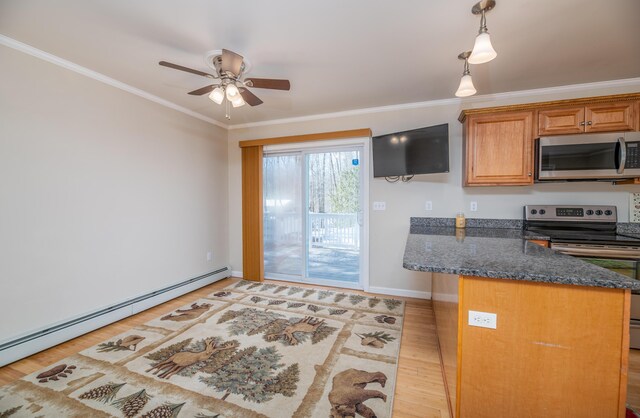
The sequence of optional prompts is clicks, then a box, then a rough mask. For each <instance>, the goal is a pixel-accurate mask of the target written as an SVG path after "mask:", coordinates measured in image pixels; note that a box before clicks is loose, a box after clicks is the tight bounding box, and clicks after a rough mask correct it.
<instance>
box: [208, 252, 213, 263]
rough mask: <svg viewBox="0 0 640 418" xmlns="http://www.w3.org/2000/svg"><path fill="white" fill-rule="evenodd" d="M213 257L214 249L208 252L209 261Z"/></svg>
mask: <svg viewBox="0 0 640 418" xmlns="http://www.w3.org/2000/svg"><path fill="white" fill-rule="evenodd" d="M212 259H213V252H212V251H208V252H207V261H211V260H212Z"/></svg>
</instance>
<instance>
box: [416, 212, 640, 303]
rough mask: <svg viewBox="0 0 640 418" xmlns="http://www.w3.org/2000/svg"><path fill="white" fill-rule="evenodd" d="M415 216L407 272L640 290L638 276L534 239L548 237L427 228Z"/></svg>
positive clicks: (509, 230)
mask: <svg viewBox="0 0 640 418" xmlns="http://www.w3.org/2000/svg"><path fill="white" fill-rule="evenodd" d="M413 219H417V218H412V222H411V223H412V226H411V229H410V233H409V237H408V238H407V244H406V247H405V251H404V260H403V266H404V268H406V269H408V270H417V271H429V272H437V273H450V274H463V275H469V276H479V277H491V278H500V279H511V280H527V281H534V282H544V283H558V284H572V285H580V286H593V287H608V288H618V289H632V290H640V281H638V280H633V279H630V278H628V277H626V276H623V275H620V274H618V273H614V272H612V271H610V270H607V269H604V268H602V267H598V266H595V265H593V264H589V263H587V262H585V261H582V260H580V259H578V258H575V257H571V256H568V255H564V254H561V253H559V252H557V251H554V250H551V249H549V248H544V247H542V246H540V245H537V244H534V243H531V242H529V241H528V240H530V239H546V238H547V237H544V236H541V235H536V234H532V233H530V232H529V231H523V230H522V229H515V228H466V229H464V230H460V231H456V228H454V227H452V226H428V224H429V223H430V222H414V221H413ZM420 219H426V218H420ZM434 223H435V224H436V225H438V224H440V225H442V223H441V222H434Z"/></svg>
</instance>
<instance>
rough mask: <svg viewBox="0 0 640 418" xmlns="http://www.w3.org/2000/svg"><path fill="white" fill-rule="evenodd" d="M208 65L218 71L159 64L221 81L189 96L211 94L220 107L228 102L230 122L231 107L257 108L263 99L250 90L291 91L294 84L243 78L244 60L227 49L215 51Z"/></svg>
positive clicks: (210, 96) (165, 63) (168, 63)
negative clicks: (211, 72) (247, 105)
mask: <svg viewBox="0 0 640 418" xmlns="http://www.w3.org/2000/svg"><path fill="white" fill-rule="evenodd" d="M206 59H207V63H208V64H209V66H210V67H211V68H212V69H213V70H214V71H215V74H209V73H205V72H204V71H199V70H194V69H193V68H188V67H184V66H182V65H178V64H173V63H170V62H167V61H160V62H159V63H158V64H160V65H162V66H164V67H169V68H173V69H176V70H180V71H185V72H188V73H192V74H196V75H200V76H202V77H207V78H210V79H213V80H218V82H217V83H215V84H210V85H208V86H205V87H202V88H199V89H197V90H193V91H190V92H189V93H188V94H191V95H194V96H202V95H204V94H207V93H209V98H210V99H211V100H213V101H214V102H215V103H217V104H222V103H223V102H225V99H226V106H227V108H226V109H227V112H226V115H225V116H226V117H227V119H231V116H230V107H231V106H233V107H240V106H243V105H245V104H249V106H258V105H260V104H262V103H263V102H262V100H260V98H259V97H258V96H256V95H255V94H253V93H252V92H251V91H249V89H248V87H254V88H257V89H272V90H289V89H290V88H291V84H290V83H289V80H276V79H271V78H244V77H243V75H244V72H245V71H246V69H247V67H248V65H247V62H246V60H245V59H244V57H243V56H242V55H240V54H236V53H235V52H233V51H229V50H228V49H223V50H222V51H213V52H212V53H209V54H208V55H207V58H206Z"/></svg>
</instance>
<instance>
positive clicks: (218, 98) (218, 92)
mask: <svg viewBox="0 0 640 418" xmlns="http://www.w3.org/2000/svg"><path fill="white" fill-rule="evenodd" d="M209 98H210V99H211V100H213V102H214V103H216V104H222V102H223V101H224V90H223V89H222V87H216V88H215V89H213V91H212V92H211V94H209Z"/></svg>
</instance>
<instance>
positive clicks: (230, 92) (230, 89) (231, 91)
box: [226, 83, 240, 102]
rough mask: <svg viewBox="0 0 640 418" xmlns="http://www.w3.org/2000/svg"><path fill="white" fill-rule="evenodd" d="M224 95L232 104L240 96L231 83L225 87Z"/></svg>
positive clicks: (236, 88)
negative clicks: (225, 94)
mask: <svg viewBox="0 0 640 418" xmlns="http://www.w3.org/2000/svg"><path fill="white" fill-rule="evenodd" d="M226 93H227V99H228V100H229V101H230V102H233V100H234V99H235V98H236V96H239V95H240V90H238V87H237V86H236V85H235V84H233V83H231V84H228V85H227V88H226Z"/></svg>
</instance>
